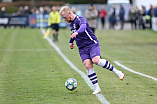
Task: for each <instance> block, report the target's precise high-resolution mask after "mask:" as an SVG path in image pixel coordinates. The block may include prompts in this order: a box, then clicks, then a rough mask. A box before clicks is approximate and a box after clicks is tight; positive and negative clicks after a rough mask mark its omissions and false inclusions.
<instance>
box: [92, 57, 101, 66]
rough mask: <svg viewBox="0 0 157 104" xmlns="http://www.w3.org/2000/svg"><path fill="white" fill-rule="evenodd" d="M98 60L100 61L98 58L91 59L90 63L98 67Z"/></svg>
mask: <svg viewBox="0 0 157 104" xmlns="http://www.w3.org/2000/svg"><path fill="white" fill-rule="evenodd" d="M99 60H100V58H97V57H96V58H93V59H92V62H93V63H94V64H96V65H98V63H99Z"/></svg>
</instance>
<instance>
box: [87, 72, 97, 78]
mask: <svg viewBox="0 0 157 104" xmlns="http://www.w3.org/2000/svg"><path fill="white" fill-rule="evenodd" d="M95 75H96V73H93V74H90V75H88V77H89V78H91V77H93V76H95Z"/></svg>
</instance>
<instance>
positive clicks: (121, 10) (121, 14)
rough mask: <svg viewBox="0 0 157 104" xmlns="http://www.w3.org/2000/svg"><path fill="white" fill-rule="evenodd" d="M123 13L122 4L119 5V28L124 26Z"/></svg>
mask: <svg viewBox="0 0 157 104" xmlns="http://www.w3.org/2000/svg"><path fill="white" fill-rule="evenodd" d="M124 14H125V10H124V8H123V6H122V5H120V11H119V19H120V24H121V29H123V28H124Z"/></svg>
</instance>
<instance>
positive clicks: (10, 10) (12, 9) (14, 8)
mask: <svg viewBox="0 0 157 104" xmlns="http://www.w3.org/2000/svg"><path fill="white" fill-rule="evenodd" d="M18 10H19V7H17V6H7V7H6V13H15V12H17V11H18Z"/></svg>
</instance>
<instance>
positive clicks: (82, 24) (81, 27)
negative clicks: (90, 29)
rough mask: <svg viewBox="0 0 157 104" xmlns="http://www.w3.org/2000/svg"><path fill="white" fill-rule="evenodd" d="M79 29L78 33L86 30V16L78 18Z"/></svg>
mask: <svg viewBox="0 0 157 104" xmlns="http://www.w3.org/2000/svg"><path fill="white" fill-rule="evenodd" d="M78 22H79V23H78V24H79V29H78V30H77V31H76V32H77V33H78V34H79V33H82V32H84V31H85V30H86V27H87V26H86V24H87V20H86V19H85V18H80V17H79V18H78Z"/></svg>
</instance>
